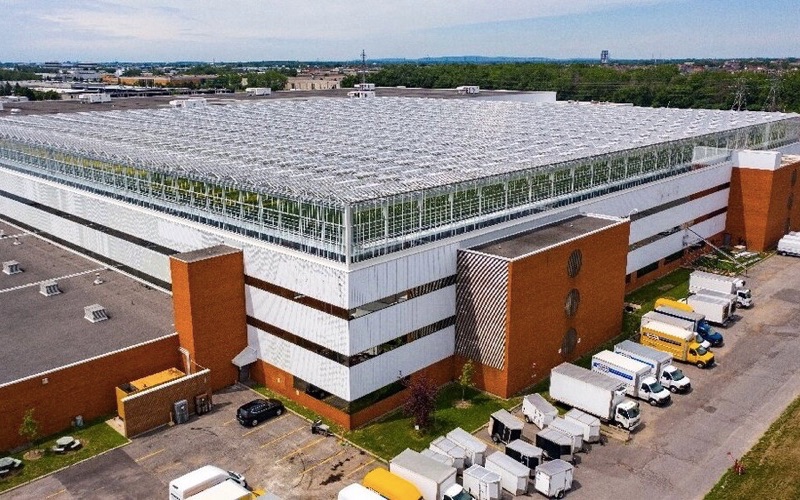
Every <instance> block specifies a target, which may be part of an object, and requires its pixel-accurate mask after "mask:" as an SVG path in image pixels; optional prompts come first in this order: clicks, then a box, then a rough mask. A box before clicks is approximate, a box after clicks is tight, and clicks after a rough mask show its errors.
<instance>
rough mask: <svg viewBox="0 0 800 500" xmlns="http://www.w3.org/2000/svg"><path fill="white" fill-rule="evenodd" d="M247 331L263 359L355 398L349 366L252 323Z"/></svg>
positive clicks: (318, 385)
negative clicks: (350, 381)
mask: <svg viewBox="0 0 800 500" xmlns="http://www.w3.org/2000/svg"><path fill="white" fill-rule="evenodd" d="M247 332H248V339H249V342H250V347H253V348H255V349H256V352H258V357H259V358H260V359H263V360H264V361H266V362H267V363H269V364H271V365H273V366H276V367H278V368H280V369H281V370H284V371H286V372H289V373H291V374H293V375H296V376H298V377H300V378H301V379H303V380H305V381H306V382H310V383H312V384H314V385H316V386H317V387H321V388H322V389H324V390H326V391H328V392H330V393H331V394H334V395H336V396H339V397H340V398H342V399H344V400H347V401H352V400H351V399H350V383H349V377H350V374H349V370H348V368H347V367H345V366H343V365H340V364H339V363H336V362H335V361H331V360H329V359H327V358H324V357H322V356H320V355H318V354H315V353H313V352H311V351H307V350H306V349H303V348H301V347H298V346H296V345H294V344H291V343H289V342H286V341H285V340H283V339H280V338H278V337H276V336H274V335H270V334H268V333H265V332H262V331H259V330H258V329H257V328H254V327H252V326H249V325H248V327H247ZM384 385H386V384H384Z"/></svg>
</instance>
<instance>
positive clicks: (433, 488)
mask: <svg viewBox="0 0 800 500" xmlns="http://www.w3.org/2000/svg"><path fill="white" fill-rule="evenodd" d="M389 472H391V473H392V474H396V475H398V476H400V477H402V478H403V479H405V480H406V481H408V482H410V483H411V484H413V485H414V486H416V487H417V489H418V490H419V491H420V493H422V498H424V499H425V500H470V497H469V493H467V492H466V491H464V489H463V488H462V487H461V485H459V484H458V483H456V469H455V468H454V467H449V466H447V465H444V464H442V463H439V462H437V461H436V460H434V459H432V458H428V457H426V456H423V455H420V454H419V453H417V452H416V451H414V450H411V449H408V448H406V449H405V450H404V451H403V452H402V453H400V454H399V455H397V456H396V457H394V458H393V459H391V460H390V461H389Z"/></svg>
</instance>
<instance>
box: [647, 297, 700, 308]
mask: <svg viewBox="0 0 800 500" xmlns="http://www.w3.org/2000/svg"><path fill="white" fill-rule="evenodd" d="M659 307H671V308H673V309H680V310H681V311H687V312H694V308H693V307H692V306H690V305H689V304H687V303H686V302H680V301H678V300H673V299H668V298H666V297H661V298H659V299H656V303H655V305H654V306H653V309H654V310H658V308H659Z"/></svg>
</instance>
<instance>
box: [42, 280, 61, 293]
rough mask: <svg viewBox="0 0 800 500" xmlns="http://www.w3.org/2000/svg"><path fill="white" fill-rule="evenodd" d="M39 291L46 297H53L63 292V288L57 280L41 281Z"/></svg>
mask: <svg viewBox="0 0 800 500" xmlns="http://www.w3.org/2000/svg"><path fill="white" fill-rule="evenodd" d="M39 293H41V294H42V295H44V296H45V297H52V296H53V295H58V294H59V293H61V289H59V288H58V283H56V282H55V281H44V282H42V283H39Z"/></svg>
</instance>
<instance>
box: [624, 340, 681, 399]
mask: <svg viewBox="0 0 800 500" xmlns="http://www.w3.org/2000/svg"><path fill="white" fill-rule="evenodd" d="M614 352H615V353H617V354H621V355H623V356H627V357H629V358H631V359H635V360H636V361H639V362H640V363H644V364H646V365H648V366H650V368H651V373H652V374H653V375H654V376H656V377H658V381H659V382H661V385H663V386H664V387H666V388H667V389H669V391H670V392H673V393H675V392H682V393H685V392H688V391H689V390H690V389H691V388H692V381H691V380H689V377H687V376H686V375H684V374H683V372H682V371H681V370H680V369H679V368H677V367H676V366H675V365H673V364H672V354H670V353H668V352H664V351H659V350H658V349H653V348H652V347H647V346H645V345H642V344H638V343H636V342H633V341H631V340H624V341H622V342H620V343H619V344H617V345H615V346H614Z"/></svg>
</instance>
